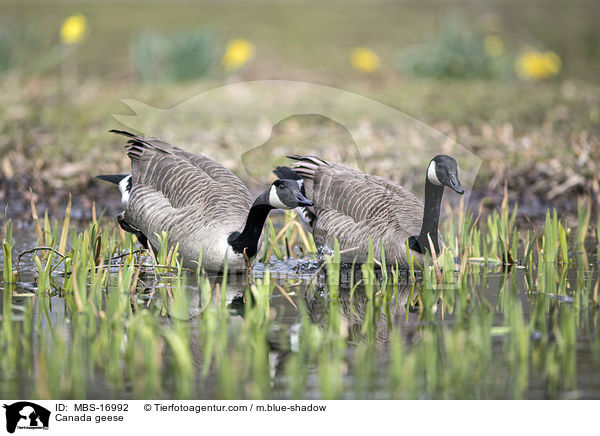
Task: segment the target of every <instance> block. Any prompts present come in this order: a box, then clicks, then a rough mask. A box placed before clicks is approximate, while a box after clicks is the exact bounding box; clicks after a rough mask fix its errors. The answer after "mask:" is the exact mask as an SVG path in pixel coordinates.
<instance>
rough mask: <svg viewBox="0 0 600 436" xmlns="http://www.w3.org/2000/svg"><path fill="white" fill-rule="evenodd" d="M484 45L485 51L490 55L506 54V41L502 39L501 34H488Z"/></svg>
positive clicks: (495, 56)
mask: <svg viewBox="0 0 600 436" xmlns="http://www.w3.org/2000/svg"><path fill="white" fill-rule="evenodd" d="M483 45H484V47H485V52H486V53H487V54H488V56H491V57H493V58H497V57H498V56H502V54H504V41H502V39H501V38H500V37H499V36H496V35H488V36H486V38H485V41H484V42H483Z"/></svg>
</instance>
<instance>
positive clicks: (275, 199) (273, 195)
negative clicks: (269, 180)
mask: <svg viewBox="0 0 600 436" xmlns="http://www.w3.org/2000/svg"><path fill="white" fill-rule="evenodd" d="M269 203H270V204H271V206H273V207H275V208H277V209H289V207H288V206H286V205H285V204H283V202H282V201H281V200H280V199H279V195H277V188H276V187H275V186H274V185H273V186H271V189H270V190H269Z"/></svg>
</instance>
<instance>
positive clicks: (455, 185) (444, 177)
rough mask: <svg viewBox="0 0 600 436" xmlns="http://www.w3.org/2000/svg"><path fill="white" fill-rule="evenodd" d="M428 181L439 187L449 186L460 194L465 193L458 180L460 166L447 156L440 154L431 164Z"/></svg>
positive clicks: (428, 168) (428, 170)
mask: <svg viewBox="0 0 600 436" xmlns="http://www.w3.org/2000/svg"><path fill="white" fill-rule="evenodd" d="M427 180H428V181H429V182H430V183H432V184H434V185H437V186H447V187H449V188H450V189H452V190H454V191H455V192H457V193H458V194H463V193H464V192H465V190H464V189H463V187H462V186H461V185H460V182H459V180H458V165H457V164H456V161H455V160H454V158H452V157H450V156H446V155H445V154H438V155H437V156H436V157H434V158H433V159H432V160H431V162H429V167H427Z"/></svg>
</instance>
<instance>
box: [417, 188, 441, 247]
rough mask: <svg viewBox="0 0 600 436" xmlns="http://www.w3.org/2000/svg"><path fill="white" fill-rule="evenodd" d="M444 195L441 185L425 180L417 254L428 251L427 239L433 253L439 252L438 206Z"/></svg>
mask: <svg viewBox="0 0 600 436" xmlns="http://www.w3.org/2000/svg"><path fill="white" fill-rule="evenodd" d="M443 194H444V186H443V185H434V184H433V183H431V182H430V181H429V179H425V207H424V208H423V224H422V225H421V233H419V236H418V237H417V240H416V242H417V243H418V246H419V250H418V251H419V252H421V253H425V250H427V249H429V239H428V238H427V234H429V235H430V237H431V242H433V247H434V248H435V253H436V254H438V253H439V252H440V247H439V242H438V224H439V220H440V204H441V203H442V195H443Z"/></svg>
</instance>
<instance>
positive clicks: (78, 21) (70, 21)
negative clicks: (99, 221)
mask: <svg viewBox="0 0 600 436" xmlns="http://www.w3.org/2000/svg"><path fill="white" fill-rule="evenodd" d="M86 31H87V20H86V19H85V17H84V16H83V15H81V14H79V15H71V16H70V17H68V18H67V19H66V20H65V21H64V22H63V24H62V26H61V28H60V39H61V41H62V42H63V43H64V44H68V45H70V44H77V43H78V42H80V41H81V40H82V39H83V38H84V36H85V33H86Z"/></svg>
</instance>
